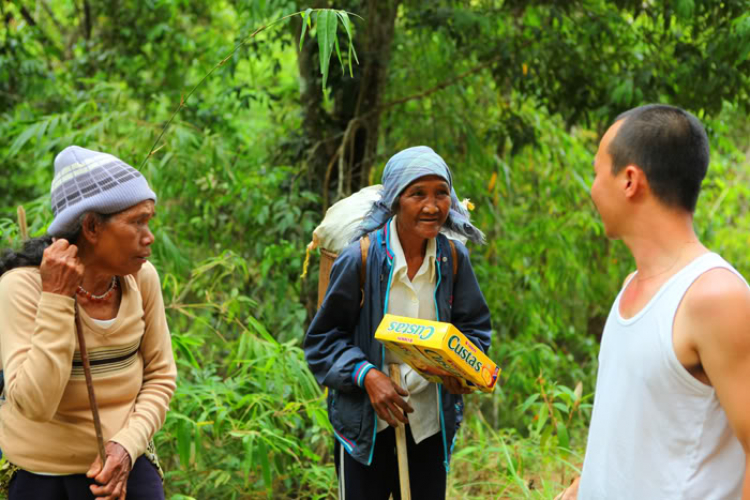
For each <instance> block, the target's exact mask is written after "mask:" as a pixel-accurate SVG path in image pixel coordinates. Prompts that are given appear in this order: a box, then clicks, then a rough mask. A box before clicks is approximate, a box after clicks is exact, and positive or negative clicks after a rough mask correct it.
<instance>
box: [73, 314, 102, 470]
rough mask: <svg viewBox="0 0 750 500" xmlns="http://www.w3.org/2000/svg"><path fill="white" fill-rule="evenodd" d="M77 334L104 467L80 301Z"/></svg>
mask: <svg viewBox="0 0 750 500" xmlns="http://www.w3.org/2000/svg"><path fill="white" fill-rule="evenodd" d="M76 335H77V336H78V350H79V351H80V353H81V361H82V362H83V375H84V376H85V377H86V387H87V388H88V390H89V404H90V405H91V413H92V414H93V415H94V429H95V430H96V441H97V444H98V445H99V458H101V460H102V469H104V463H105V462H106V460H107V455H106V453H105V452H104V435H103V434H102V421H101V420H99V407H98V406H97V405H96V396H95V395H94V381H93V379H92V378H91V365H90V364H89V353H88V352H87V351H86V340H85V339H84V338H83V328H82V327H81V317H80V316H79V315H78V301H76Z"/></svg>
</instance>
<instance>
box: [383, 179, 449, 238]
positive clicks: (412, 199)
mask: <svg viewBox="0 0 750 500" xmlns="http://www.w3.org/2000/svg"><path fill="white" fill-rule="evenodd" d="M450 208H451V189H450V186H448V183H447V182H446V181H445V179H443V178H442V177H440V176H437V175H428V176H425V177H420V178H419V179H417V180H416V181H414V182H412V183H411V184H409V185H408V186H407V187H406V189H404V191H403V192H402V193H401V196H399V197H398V209H397V211H396V215H397V216H398V222H399V228H403V229H404V230H406V231H409V232H412V233H413V234H415V235H418V236H420V237H422V238H435V237H436V236H437V235H438V233H439V232H440V228H441V227H443V224H445V221H446V219H447V218H448V212H449V211H450Z"/></svg>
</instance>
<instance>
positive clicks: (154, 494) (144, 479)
mask: <svg viewBox="0 0 750 500" xmlns="http://www.w3.org/2000/svg"><path fill="white" fill-rule="evenodd" d="M92 484H94V480H93V479H89V478H87V477H86V474H71V475H69V476H41V475H39V474H33V473H31V472H27V471H25V470H19V471H18V472H17V473H16V475H15V476H14V477H13V479H12V480H11V481H10V489H9V491H8V500H86V499H92V500H93V498H94V495H93V494H92V493H91V490H90V489H89V486H90V485H92ZM127 497H128V500H164V486H163V485H162V483H161V478H160V477H159V473H158V472H156V467H154V465H153V464H152V463H151V462H149V461H148V459H147V458H146V457H144V456H141V457H139V458H138V459H137V460H136V461H135V464H133V470H132V471H130V476H129V477H128V491H127Z"/></svg>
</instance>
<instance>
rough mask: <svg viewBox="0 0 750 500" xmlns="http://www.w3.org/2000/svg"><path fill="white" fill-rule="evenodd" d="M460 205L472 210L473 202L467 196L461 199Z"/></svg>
mask: <svg viewBox="0 0 750 500" xmlns="http://www.w3.org/2000/svg"><path fill="white" fill-rule="evenodd" d="M461 206H463V207H464V208H465V209H466V210H468V211H472V210H474V204H473V203H472V202H471V200H470V199H469V198H464V199H463V200H461Z"/></svg>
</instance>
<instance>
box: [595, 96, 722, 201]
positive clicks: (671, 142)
mask: <svg viewBox="0 0 750 500" xmlns="http://www.w3.org/2000/svg"><path fill="white" fill-rule="evenodd" d="M620 120H624V121H623V123H622V125H620V128H619V130H618V131H617V135H616V136H615V137H614V139H613V140H612V142H610V144H609V154H610V155H611V156H612V172H613V174H617V173H619V172H620V170H622V169H623V168H625V167H626V166H627V165H635V166H637V167H639V168H640V169H641V170H643V172H644V173H645V174H646V179H648V183H649V185H650V186H651V190H652V191H653V192H654V195H655V196H656V197H657V198H658V199H659V200H661V201H662V202H663V203H664V204H666V205H669V206H673V207H680V208H683V209H685V210H687V211H688V212H691V213H692V212H694V211H695V205H696V203H697V201H698V194H699V193H700V190H701V182H702V181H703V178H704V177H705V176H706V171H707V170H708V157H709V145H708V136H707V135H706V130H705V129H704V128H703V125H702V124H701V122H700V121H699V120H698V119H697V118H696V117H695V116H693V115H692V114H690V113H688V112H687V111H685V110H682V109H680V108H676V107H674V106H667V105H664V104H649V105H646V106H640V107H638V108H634V109H631V110H630V111H626V112H625V113H622V114H621V115H620V116H618V117H617V119H616V120H615V122H618V121H620Z"/></svg>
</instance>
